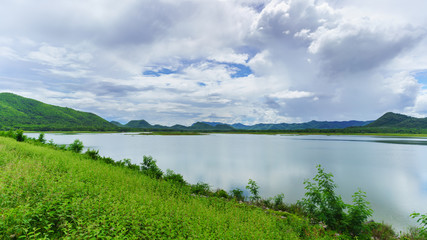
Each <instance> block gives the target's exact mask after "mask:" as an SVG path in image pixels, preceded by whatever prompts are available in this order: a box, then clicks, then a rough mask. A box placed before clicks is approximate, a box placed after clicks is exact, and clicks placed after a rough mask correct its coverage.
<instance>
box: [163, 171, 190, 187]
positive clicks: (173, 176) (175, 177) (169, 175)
mask: <svg viewBox="0 0 427 240" xmlns="http://www.w3.org/2000/svg"><path fill="white" fill-rule="evenodd" d="M163 179H164V180H166V181H170V182H173V183H178V184H187V182H185V180H184V177H183V176H182V175H181V174H179V173H175V172H174V171H173V170H171V169H166V174H165V176H163Z"/></svg>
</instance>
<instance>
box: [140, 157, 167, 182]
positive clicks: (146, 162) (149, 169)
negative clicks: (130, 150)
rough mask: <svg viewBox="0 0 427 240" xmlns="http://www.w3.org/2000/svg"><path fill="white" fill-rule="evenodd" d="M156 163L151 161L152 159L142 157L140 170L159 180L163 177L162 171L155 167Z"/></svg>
mask: <svg viewBox="0 0 427 240" xmlns="http://www.w3.org/2000/svg"><path fill="white" fill-rule="evenodd" d="M156 162H157V161H156V160H155V159H153V157H151V156H144V157H143V161H142V163H141V169H142V171H143V172H144V173H145V174H146V175H148V176H150V177H152V178H156V179H160V178H162V176H163V171H162V170H161V169H160V168H159V167H158V166H157V164H156Z"/></svg>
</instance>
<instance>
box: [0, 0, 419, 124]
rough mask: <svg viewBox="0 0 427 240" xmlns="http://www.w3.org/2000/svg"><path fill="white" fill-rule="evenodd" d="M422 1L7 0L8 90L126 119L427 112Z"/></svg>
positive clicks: (291, 118)
mask: <svg viewBox="0 0 427 240" xmlns="http://www.w3.org/2000/svg"><path fill="white" fill-rule="evenodd" d="M424 9H427V3H426V2H425V1H421V0H417V1H416V0H409V1H405V2H402V1H397V0H391V1H385V0H375V1H372V0H371V1H368V0H360V1H350V0H339V1H337V0H228V1H225V0H209V1H208V0H186V1H179V0H178V1H171V0H158V1H154V0H142V1H140V0H126V1H113V0H105V1H102V2H100V1H95V0H89V1H83V0H76V1H66V0H58V1H50V0H40V1H29V0H13V1H12V0H6V1H3V2H2V7H1V8H0V91H2V92H3V91H8V92H13V93H16V94H20V95H22V96H25V97H30V98H34V99H37V100H40V101H43V102H46V103H49V104H54V105H59V106H66V107H71V108H75V109H78V110H82V111H89V112H94V113H96V114H98V115H100V116H102V117H104V118H106V119H108V120H116V121H120V122H122V123H126V122H127V121H129V120H132V119H145V120H147V121H149V122H150V123H153V124H166V125H172V124H175V123H179V124H185V125H189V124H191V123H193V122H195V121H213V122H225V123H237V122H241V123H245V124H255V123H262V122H263V123H267V122H268V123H280V122H302V121H310V120H372V119H376V118H378V117H379V116H380V115H382V114H383V113H385V112H388V111H394V112H399V113H404V114H408V115H411V116H416V117H426V116H427V88H426V86H427V38H426V33H427V30H426V27H425V26H427V16H426V14H425V13H424V11H423V10H424Z"/></svg>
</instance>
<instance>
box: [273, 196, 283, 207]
mask: <svg viewBox="0 0 427 240" xmlns="http://www.w3.org/2000/svg"><path fill="white" fill-rule="evenodd" d="M283 199H285V194H283V193H281V194H278V195H276V196H275V197H273V207H274V208H276V209H278V208H280V207H282V206H283V205H284V203H283Z"/></svg>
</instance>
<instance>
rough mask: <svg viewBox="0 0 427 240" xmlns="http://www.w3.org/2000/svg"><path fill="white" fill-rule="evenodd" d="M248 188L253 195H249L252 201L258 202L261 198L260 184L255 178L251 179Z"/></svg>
mask: <svg viewBox="0 0 427 240" xmlns="http://www.w3.org/2000/svg"><path fill="white" fill-rule="evenodd" d="M246 189H248V190H249V191H250V192H251V194H252V196H250V197H249V198H250V199H251V201H252V202H258V201H259V200H260V199H261V197H260V196H259V192H258V189H259V186H258V185H257V184H256V182H255V181H254V180H252V179H249V182H248V185H247V186H246Z"/></svg>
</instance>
